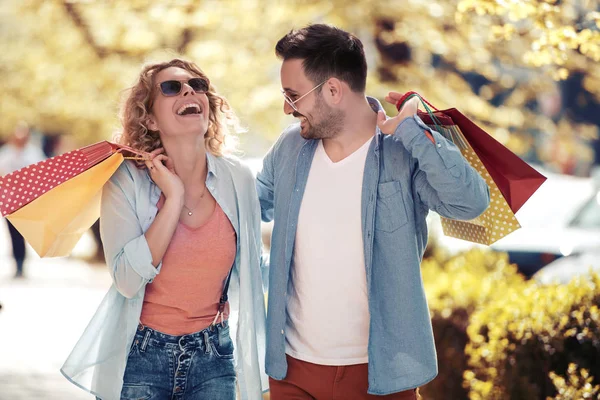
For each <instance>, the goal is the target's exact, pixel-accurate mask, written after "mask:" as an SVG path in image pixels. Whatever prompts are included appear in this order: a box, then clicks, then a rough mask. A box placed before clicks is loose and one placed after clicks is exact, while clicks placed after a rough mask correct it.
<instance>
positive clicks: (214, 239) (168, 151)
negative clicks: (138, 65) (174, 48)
mask: <svg viewBox="0 0 600 400" xmlns="http://www.w3.org/2000/svg"><path fill="white" fill-rule="evenodd" d="M122 114H123V115H122V119H123V134H122V136H121V143H122V144H124V145H127V146H130V147H133V148H134V149H136V150H141V151H145V152H149V153H150V154H151V159H148V160H146V161H138V164H136V163H135V162H134V161H126V162H124V163H123V164H122V165H121V166H120V167H119V169H118V170H117V172H116V173H115V174H114V175H113V176H112V178H111V179H110V181H109V182H108V183H107V184H106V185H105V187H104V189H103V192H102V210H101V217H100V227H101V235H102V241H103V243H104V250H105V253H106V259H107V263H108V265H109V267H110V270H111V271H112V278H113V285H112V287H111V288H110V290H109V292H108V294H107V295H106V297H105V298H104V300H103V302H102V304H101V305H100V308H99V309H98V311H97V313H96V315H95V316H94V318H93V319H92V321H91V322H90V324H89V326H88V327H87V329H86V331H85V333H84V335H83V337H82V338H81V339H80V340H79V342H78V343H77V345H76V347H75V349H74V350H73V352H72V353H71V355H70V356H69V359H68V360H67V361H66V363H65V365H64V366H63V368H62V370H61V371H62V373H63V374H64V375H65V376H66V377H67V378H68V379H69V380H71V381H72V382H73V383H75V384H76V385H78V386H80V387H82V388H84V389H86V390H88V391H90V392H91V393H92V394H94V395H96V396H97V397H98V398H100V399H102V400H113V399H119V398H120V399H142V398H143V399H185V400H187V399H191V400H196V399H211V400H221V399H223V400H225V399H228V400H229V399H235V397H236V373H237V386H238V388H239V392H240V395H241V397H242V398H244V399H259V398H262V397H261V396H262V395H261V393H262V388H265V389H266V387H267V385H266V382H267V380H266V376H264V374H263V372H262V371H264V368H263V362H264V357H263V354H264V353H263V352H264V318H265V309H264V297H263V290H262V281H261V271H260V254H261V241H260V208H259V204H258V200H257V195H256V191H255V187H254V179H253V176H252V173H251V172H250V171H249V169H248V168H247V167H244V166H243V165H242V164H241V163H240V162H239V161H238V160H237V159H235V158H233V157H230V156H226V155H224V154H225V151H226V149H225V147H224V143H225V139H226V136H227V128H228V126H233V125H235V117H234V115H233V113H232V112H231V110H230V108H229V105H228V103H227V101H226V100H225V99H224V98H223V97H221V96H219V95H218V94H216V93H215V91H214V89H213V88H212V86H211V85H210V83H209V80H208V78H207V77H206V76H205V75H204V74H203V73H202V71H201V70H200V69H199V68H198V67H197V66H196V65H194V64H192V63H190V62H186V61H183V60H179V59H174V60H171V61H169V62H167V63H162V64H153V65H149V66H147V67H145V68H144V69H143V70H142V72H141V74H140V77H139V81H138V82H137V84H136V85H135V86H134V87H133V88H132V89H131V91H130V93H129V95H128V97H127V99H126V101H125V104H124V107H123V113H122ZM232 266H233V267H232ZM230 271H231V274H230ZM229 276H230V278H229ZM229 282H230V283H231V286H230V288H229V289H230V291H229V292H230V297H231V304H232V306H234V307H233V308H239V319H238V320H239V321H238V325H239V326H238V329H237V336H236V335H235V333H234V332H233V329H234V328H233V326H232V327H231V329H232V331H231V333H230V324H229V320H230V319H232V320H233V317H235V316H237V315H238V313H237V312H235V311H233V312H232V313H231V314H230V313H229V307H228V303H227V294H228V291H227V290H228V286H229ZM229 317H231V318H229ZM232 325H233V324H232ZM231 337H236V339H237V342H236V343H237V345H236V346H235V355H236V357H235V363H234V346H233V343H232V340H231Z"/></svg>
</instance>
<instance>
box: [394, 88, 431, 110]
mask: <svg viewBox="0 0 600 400" xmlns="http://www.w3.org/2000/svg"><path fill="white" fill-rule="evenodd" d="M413 97H418V98H419V100H421V102H422V103H423V105H425V104H427V105H428V106H429V107H431V108H433V109H434V110H435V111H440V110H438V109H437V107H436V106H434V105H433V104H431V103H430V102H428V101H427V100H426V99H425V98H424V97H423V96H421V95H420V94H419V93H417V92H415V91H413V90H411V91H410V92H406V93H404V95H403V96H402V97H400V100H398V102H397V103H396V110H398V111H400V109H401V108H402V106H403V105H404V103H406V102H407V101H408V100H410V99H412V98H413Z"/></svg>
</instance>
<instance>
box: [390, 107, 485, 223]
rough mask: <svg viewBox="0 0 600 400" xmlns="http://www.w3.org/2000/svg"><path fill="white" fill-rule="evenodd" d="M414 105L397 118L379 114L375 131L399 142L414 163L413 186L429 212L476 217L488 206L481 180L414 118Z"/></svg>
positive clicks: (450, 147)
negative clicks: (388, 135) (415, 167)
mask: <svg viewBox="0 0 600 400" xmlns="http://www.w3.org/2000/svg"><path fill="white" fill-rule="evenodd" d="M388 97H390V96H388ZM386 99H387V98H386ZM388 101H389V100H388ZM417 105H418V99H417V98H413V99H411V100H409V101H408V102H407V103H406V104H405V105H404V107H403V108H402V109H401V110H400V112H399V113H398V115H397V116H395V117H393V118H390V119H387V120H386V119H385V114H384V113H383V112H382V111H380V115H379V119H378V125H379V128H380V129H381V131H382V132H383V133H386V134H391V135H392V136H394V138H396V139H397V140H399V141H400V142H402V144H403V145H404V147H405V148H406V149H407V150H408V152H409V153H410V154H411V156H412V157H413V158H414V159H416V161H417V164H418V167H417V168H418V169H417V171H415V173H414V176H413V181H414V183H413V184H414V186H415V188H416V191H417V193H418V195H419V197H420V199H421V201H422V202H423V203H424V204H425V205H426V206H427V207H428V208H429V209H431V210H433V211H435V212H437V213H438V214H440V215H441V216H444V217H447V218H453V219H462V220H469V219H473V218H476V217H478V216H479V215H481V213H483V212H484V211H485V210H486V209H487V207H488V206H489V203H490V194H489V188H488V186H487V184H486V182H485V180H484V179H483V178H482V177H481V176H480V175H479V174H478V173H477V171H476V170H475V169H474V168H473V167H471V165H470V164H469V163H468V162H467V160H465V159H464V157H463V156H462V154H461V153H460V151H459V149H458V148H457V147H456V146H455V145H454V144H453V143H452V142H450V141H449V140H447V139H446V138H445V137H444V136H442V135H441V134H440V133H438V132H435V131H433V130H432V129H431V128H429V127H428V126H427V125H425V123H423V121H421V119H420V118H419V117H418V116H417V115H416V112H417Z"/></svg>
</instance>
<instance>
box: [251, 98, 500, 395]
mask: <svg viewBox="0 0 600 400" xmlns="http://www.w3.org/2000/svg"><path fill="white" fill-rule="evenodd" d="M368 100H369V103H370V104H371V107H372V108H373V110H374V111H377V110H379V109H382V107H381V104H379V102H378V101H377V100H375V99H373V98H368ZM424 130H427V131H429V132H431V133H432V135H433V138H434V140H435V143H432V142H431V141H430V140H429V139H428V138H427V137H426V135H425V134H424ZM374 135H375V137H374V140H373V141H372V142H371V145H370V147H369V150H368V154H367V159H366V161H365V169H364V177H363V188H362V197H361V204H362V206H361V207H362V211H361V214H362V215H361V218H362V237H363V246H364V257H365V260H364V261H365V273H366V278H367V289H368V301H369V313H370V324H369V342H368V357H369V393H370V394H374V395H385V394H390V393H394V392H399V391H403V390H407V389H412V388H415V387H417V386H420V385H423V384H425V383H427V382H429V381H431V380H432V379H433V378H434V377H435V376H436V375H437V360H436V352H435V345H434V340H433V330H432V326H431V320H430V315H429V310H428V307H427V300H426V298H425V292H424V289H423V281H422V277H421V271H420V264H421V260H422V258H423V252H424V250H425V246H426V244H427V225H426V222H425V218H426V216H427V213H428V210H433V211H435V212H437V213H438V214H440V215H442V216H445V217H448V218H454V219H462V220H469V219H473V218H475V217H477V216H479V215H480V214H481V213H482V212H483V211H485V209H486V208H487V207H488V205H489V201H490V198H489V189H488V186H487V184H486V183H485V181H484V179H483V178H482V177H481V176H480V175H479V174H478V173H477V172H476V170H475V169H473V168H472V167H471V166H470V165H469V164H468V162H467V161H466V160H465V159H464V158H463V157H462V155H461V153H460V151H459V149H458V148H457V147H456V146H455V145H454V144H453V143H451V142H450V141H448V140H446V139H445V138H444V137H443V136H442V135H441V134H439V133H438V132H435V131H432V130H431V129H430V128H429V127H427V126H426V125H425V124H424V123H423V122H422V121H421V119H420V118H418V117H417V116H414V117H410V118H407V119H405V120H404V121H402V122H401V123H400V124H399V126H398V128H397V129H396V131H395V132H394V134H393V135H385V134H382V133H381V132H380V131H379V129H377V130H376V131H375V132H374ZM317 144H318V141H317V140H305V139H303V138H302V137H301V136H300V127H299V125H298V124H294V125H292V126H290V127H289V128H288V129H287V130H286V131H284V133H283V134H282V135H281V136H280V138H279V139H278V140H277V142H276V143H275V144H274V145H273V147H272V148H271V150H270V151H269V153H268V154H267V155H266V156H265V158H264V160H263V169H262V171H261V172H260V173H259V174H258V176H257V190H258V195H259V199H260V205H261V209H262V218H263V220H264V221H270V220H272V219H274V226H273V234H272V238H271V255H270V271H269V299H268V315H267V358H266V368H267V370H266V371H267V374H268V375H270V376H271V377H273V378H275V379H283V378H285V376H286V373H287V363H286V358H285V324H286V302H287V295H288V294H287V288H288V279H289V275H290V268H291V265H292V262H293V251H294V240H295V235H296V227H297V224H298V213H299V210H300V204H301V202H302V196H303V193H304V189H305V186H306V181H307V178H308V173H309V171H310V167H311V163H312V159H313V155H314V153H315V149H316V148H317ZM326 306H327V305H324V307H326Z"/></svg>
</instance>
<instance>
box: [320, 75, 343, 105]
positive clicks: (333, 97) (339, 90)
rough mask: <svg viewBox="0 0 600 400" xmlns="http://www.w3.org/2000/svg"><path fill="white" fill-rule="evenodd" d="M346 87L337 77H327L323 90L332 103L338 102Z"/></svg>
mask: <svg viewBox="0 0 600 400" xmlns="http://www.w3.org/2000/svg"><path fill="white" fill-rule="evenodd" d="M345 90H346V87H345V86H344V83H343V82H342V81H340V80H339V79H338V78H329V80H328V81H327V82H325V84H324V85H323V91H325V92H326V93H325V94H326V95H327V97H329V99H330V101H331V102H332V103H333V104H339V103H340V102H341V101H342V98H343V96H344V94H345Z"/></svg>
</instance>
